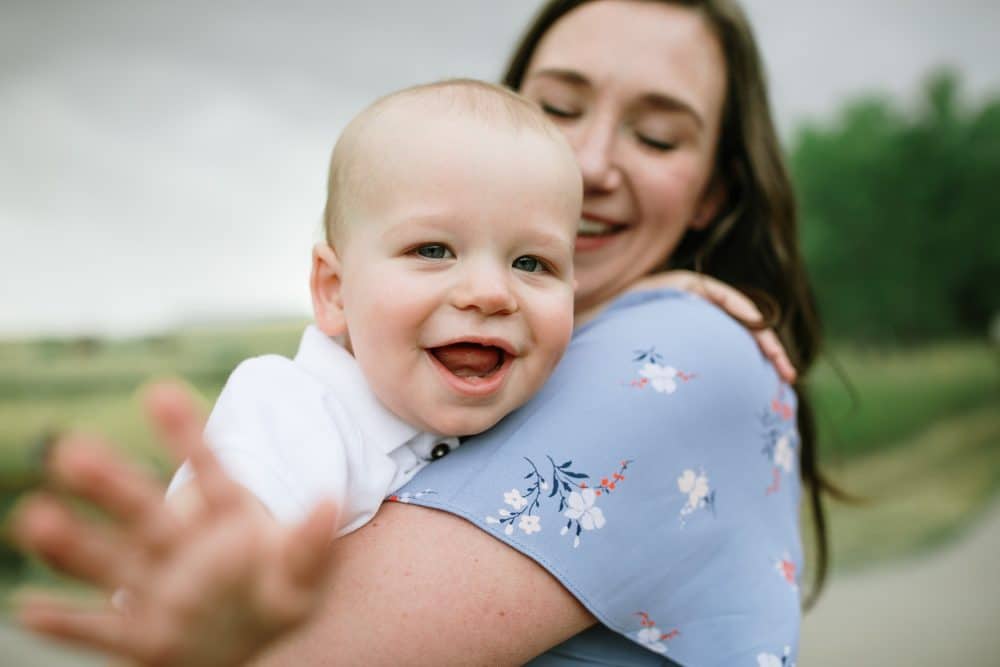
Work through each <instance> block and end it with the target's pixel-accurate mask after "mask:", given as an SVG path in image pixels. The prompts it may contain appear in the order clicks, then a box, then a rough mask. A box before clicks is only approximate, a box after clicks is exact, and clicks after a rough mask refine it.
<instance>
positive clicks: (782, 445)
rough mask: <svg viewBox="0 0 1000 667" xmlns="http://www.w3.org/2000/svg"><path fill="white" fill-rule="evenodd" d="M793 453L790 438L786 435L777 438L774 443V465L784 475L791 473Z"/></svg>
mask: <svg viewBox="0 0 1000 667" xmlns="http://www.w3.org/2000/svg"><path fill="white" fill-rule="evenodd" d="M794 458H795V451H794V450H793V449H792V443H791V437H790V436H789V434H788V433H785V434H784V435H783V436H781V437H780V438H778V441H777V442H776V443H774V465H775V466H777V467H779V468H781V469H782V470H784V471H785V472H786V473H790V472H792V465H793V463H794Z"/></svg>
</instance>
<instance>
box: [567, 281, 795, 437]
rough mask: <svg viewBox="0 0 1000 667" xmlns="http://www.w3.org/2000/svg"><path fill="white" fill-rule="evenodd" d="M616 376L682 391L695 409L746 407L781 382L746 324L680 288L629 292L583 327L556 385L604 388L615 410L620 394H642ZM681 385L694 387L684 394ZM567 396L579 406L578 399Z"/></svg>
mask: <svg viewBox="0 0 1000 667" xmlns="http://www.w3.org/2000/svg"><path fill="white" fill-rule="evenodd" d="M599 379H600V380H603V381H597V380H599ZM616 379H625V384H626V385H627V386H629V387H632V388H635V389H651V390H652V392H653V393H660V394H663V393H666V394H671V395H674V394H676V395H677V397H678V398H679V399H680V402H682V403H684V404H685V409H688V410H694V411H695V414H704V411H705V410H711V411H716V410H718V409H720V408H724V407H725V406H727V405H728V406H731V407H733V408H735V409H743V408H746V407H747V405H748V404H750V403H753V404H756V403H759V402H760V400H761V398H762V397H764V396H770V395H771V394H773V393H774V392H775V391H776V390H777V388H778V386H779V385H780V384H781V383H780V380H779V378H778V377H777V375H776V373H775V372H774V368H773V367H772V365H771V363H770V362H769V361H768V360H767V358H766V357H764V355H763V354H762V353H761V351H760V348H759V347H758V346H757V343H756V341H755V340H754V339H753V336H752V335H751V334H750V332H749V331H748V330H747V329H746V327H744V326H743V325H742V324H740V323H739V322H737V321H736V320H734V319H733V318H731V317H730V316H729V315H727V314H726V313H725V312H723V311H722V310H720V309H719V308H718V307H716V306H715V305H714V304H711V303H709V302H707V301H705V300H704V299H702V298H700V297H698V296H695V295H692V294H689V293H686V292H681V291H678V290H674V289H661V290H650V291H642V292H635V293H629V294H626V295H624V296H622V297H620V298H619V299H617V300H615V301H614V302H612V303H611V304H610V305H609V306H608V308H607V309H605V310H604V311H603V312H602V313H601V314H600V315H599V316H598V317H596V318H595V319H594V320H592V321H590V322H588V323H586V324H585V325H583V326H582V327H580V328H579V329H578V330H577V332H576V333H575V334H574V337H573V340H572V342H571V343H570V346H569V348H568V349H567V352H566V356H565V357H564V359H563V362H562V363H561V364H560V366H559V368H558V369H557V372H556V374H555V375H554V377H553V382H552V383H550V385H551V387H549V388H550V389H551V388H555V387H557V388H558V390H559V391H561V392H570V393H572V392H574V391H583V390H586V391H597V392H600V393H603V394H605V395H606V396H605V397H606V398H607V399H609V400H608V401H606V402H605V405H608V406H611V407H612V409H614V408H613V406H614V404H615V401H616V400H617V401H622V400H625V401H631V400H633V399H634V398H635V397H636V395H635V394H633V395H627V394H624V395H623V394H622V393H621V392H620V391H619V389H620V385H621V382H616V381H615V380H616ZM681 387H684V388H685V390H686V391H685V392H683V393H678V390H679V389H680V388H681ZM787 392H788V393H789V395H790V394H791V392H790V390H787ZM580 400H582V399H580ZM566 403H567V407H568V408H569V409H572V407H571V405H572V403H573V399H572V398H567V399H566ZM671 418H673V417H671Z"/></svg>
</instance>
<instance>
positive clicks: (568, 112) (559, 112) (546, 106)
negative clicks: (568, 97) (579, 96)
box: [538, 100, 580, 120]
mask: <svg viewBox="0 0 1000 667" xmlns="http://www.w3.org/2000/svg"><path fill="white" fill-rule="evenodd" d="M538 105H539V106H540V107H542V111H543V112H545V113H546V114H547V115H549V116H552V117H554V118H562V119H567V120H569V119H573V118H579V117H580V112H579V111H577V110H576V109H573V108H571V107H568V106H562V105H556V104H552V103H551V102H546V101H545V100H539V102H538Z"/></svg>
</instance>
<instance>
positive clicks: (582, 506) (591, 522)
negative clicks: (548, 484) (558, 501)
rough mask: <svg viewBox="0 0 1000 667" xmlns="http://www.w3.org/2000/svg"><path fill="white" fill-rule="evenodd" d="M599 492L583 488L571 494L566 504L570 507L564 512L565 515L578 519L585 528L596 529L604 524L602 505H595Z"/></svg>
mask: <svg viewBox="0 0 1000 667" xmlns="http://www.w3.org/2000/svg"><path fill="white" fill-rule="evenodd" d="M595 500H597V494H595V493H594V490H593V489H581V490H580V491H574V492H572V493H571V494H569V498H567V499H566V504H567V505H569V507H567V508H566V511H565V512H563V516H565V517H567V518H569V519H572V520H574V521H578V522H579V523H580V527H582V528H583V529H584V530H594V529H596V528H601V527H602V526H603V525H604V512H602V511H601V508H600V507H596V506H595V505H594V501H595Z"/></svg>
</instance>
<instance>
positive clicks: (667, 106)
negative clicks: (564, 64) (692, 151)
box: [527, 67, 705, 129]
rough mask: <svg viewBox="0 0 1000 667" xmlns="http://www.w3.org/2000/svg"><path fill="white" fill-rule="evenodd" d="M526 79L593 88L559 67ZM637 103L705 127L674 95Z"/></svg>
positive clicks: (652, 95) (653, 95)
mask: <svg viewBox="0 0 1000 667" xmlns="http://www.w3.org/2000/svg"><path fill="white" fill-rule="evenodd" d="M527 78H531V79H534V78H543V79H553V80H556V81H561V82H563V83H566V84H569V85H571V86H576V87H580V88H583V87H586V88H593V87H594V85H593V84H592V83H591V81H590V79H588V78H587V77H586V76H584V75H583V74H581V73H580V72H577V71H576V70H571V69H562V68H560V67H549V68H546V69H540V70H536V71H534V72H531V73H530V74H529V75H528V77H527ZM639 101H640V103H641V104H642V105H643V106H645V107H646V108H649V109H653V110H655V111H668V112H670V113H683V114H685V115H687V116H690V117H691V119H692V120H693V121H694V122H695V124H697V125H698V128H699V129H700V128H703V127H704V126H705V120H704V119H703V118H702V116H701V114H700V113H698V112H697V111H696V110H695V108H694V107H693V106H691V105H690V104H688V103H687V102H685V101H684V100H682V99H681V98H679V97H676V96H674V95H669V94H667V93H659V92H656V93H654V92H650V93H645V94H643V95H642V96H641V97H640V98H639Z"/></svg>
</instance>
